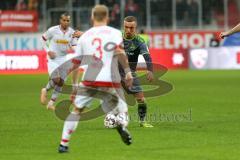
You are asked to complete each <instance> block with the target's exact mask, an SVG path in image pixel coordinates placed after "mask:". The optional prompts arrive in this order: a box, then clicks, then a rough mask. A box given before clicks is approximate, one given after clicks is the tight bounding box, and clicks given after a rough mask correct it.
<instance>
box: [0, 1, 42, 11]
mask: <svg viewBox="0 0 240 160" xmlns="http://www.w3.org/2000/svg"><path fill="white" fill-rule="evenodd" d="M38 3H39V0H1V3H0V10H18V11H20V10H37V9H38Z"/></svg>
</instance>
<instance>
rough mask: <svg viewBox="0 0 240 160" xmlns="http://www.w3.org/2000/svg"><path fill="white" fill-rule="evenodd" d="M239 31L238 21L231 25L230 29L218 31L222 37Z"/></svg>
mask: <svg viewBox="0 0 240 160" xmlns="http://www.w3.org/2000/svg"><path fill="white" fill-rule="evenodd" d="M237 32H240V23H239V24H238V25H236V26H235V27H233V28H232V29H230V30H228V31H226V32H221V33H220V38H222V39H224V38H225V37H228V36H230V35H232V34H234V33H237Z"/></svg>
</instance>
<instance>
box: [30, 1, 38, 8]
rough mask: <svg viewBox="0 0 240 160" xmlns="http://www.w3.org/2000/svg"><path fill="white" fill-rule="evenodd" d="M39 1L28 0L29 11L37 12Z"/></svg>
mask: <svg viewBox="0 0 240 160" xmlns="http://www.w3.org/2000/svg"><path fill="white" fill-rule="evenodd" d="M37 9H38V0H28V10H37Z"/></svg>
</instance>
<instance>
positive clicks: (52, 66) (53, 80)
mask: <svg viewBox="0 0 240 160" xmlns="http://www.w3.org/2000/svg"><path fill="white" fill-rule="evenodd" d="M47 65H48V74H49V81H48V83H47V85H46V87H44V88H42V90H41V97H40V101H41V103H42V104H43V105H46V104H47V102H48V98H47V93H48V91H50V90H51V89H53V88H55V87H56V84H57V83H58V82H59V81H60V80H59V78H60V75H59V71H58V67H59V64H58V63H57V61H55V60H48V63H47Z"/></svg>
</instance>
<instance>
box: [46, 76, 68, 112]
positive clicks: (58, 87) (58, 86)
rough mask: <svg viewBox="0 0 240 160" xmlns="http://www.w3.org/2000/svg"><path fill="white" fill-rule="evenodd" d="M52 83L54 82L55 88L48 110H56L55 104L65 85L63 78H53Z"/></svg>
mask: <svg viewBox="0 0 240 160" xmlns="http://www.w3.org/2000/svg"><path fill="white" fill-rule="evenodd" d="M52 81H53V83H54V85H55V87H54V90H53V92H52V95H51V98H50V101H49V102H48V104H47V109H50V110H54V109H55V106H54V103H55V102H56V100H57V98H58V96H59V94H60V93H61V92H62V87H63V85H64V80H63V79H62V78H61V77H56V78H53V79H52Z"/></svg>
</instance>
